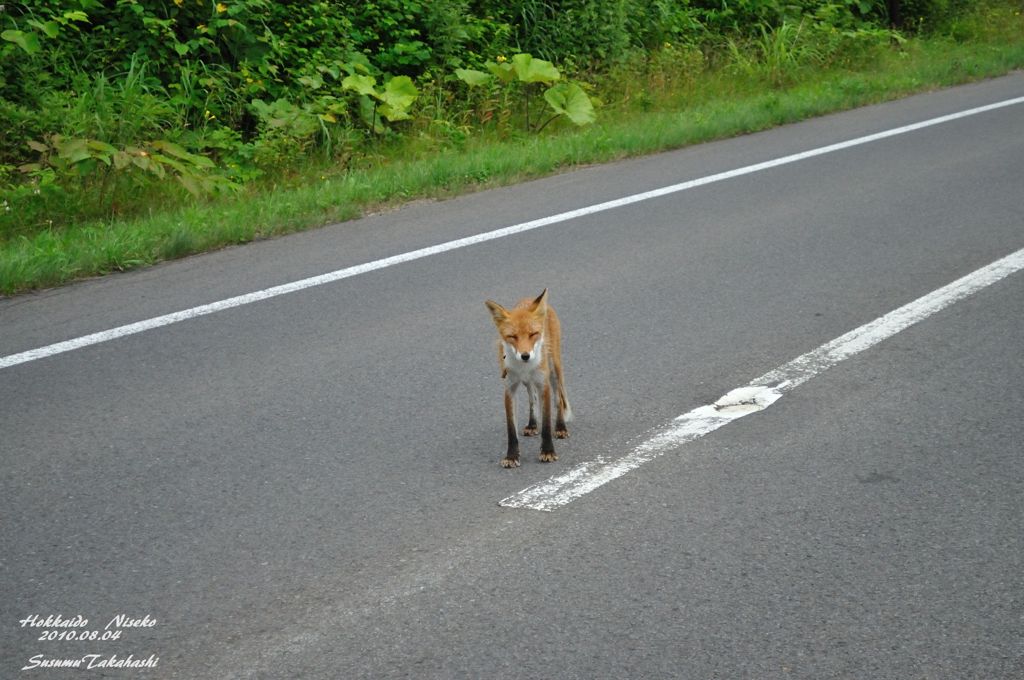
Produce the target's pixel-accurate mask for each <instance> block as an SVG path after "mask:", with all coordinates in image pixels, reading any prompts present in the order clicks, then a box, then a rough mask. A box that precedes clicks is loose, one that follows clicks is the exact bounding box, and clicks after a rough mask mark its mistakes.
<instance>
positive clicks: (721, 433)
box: [0, 74, 1024, 680]
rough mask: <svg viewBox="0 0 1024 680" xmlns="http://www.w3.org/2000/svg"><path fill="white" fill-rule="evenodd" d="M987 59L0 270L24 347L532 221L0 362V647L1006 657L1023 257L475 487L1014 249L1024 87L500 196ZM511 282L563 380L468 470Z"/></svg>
mask: <svg viewBox="0 0 1024 680" xmlns="http://www.w3.org/2000/svg"><path fill="white" fill-rule="evenodd" d="M1021 95H1024V75H1022V74H1015V75H1011V76H1009V77H1006V78H1001V79H997V80H992V81H987V82H983V83H979V84H975V85H970V86H966V87H959V88H955V89H950V90H945V91H940V92H934V93H929V94H925V95H921V96H915V97H912V98H908V99H905V100H902V101H898V102H893V103H888V104H884V105H880V106H874V107H868V108H863V109H859V110H855V111H851V112H847V113H842V114H838V115H833V116H828V117H824V118H820V119H816V120H811V121H807V122H804V123H800V124H797V125H791V126H786V127H783V128H779V129H776V130H772V131H769V132H764V133H760V134H755V135H749V136H744V137H738V138H735V139H731V140H726V141H722V142H717V143H713V144H706V145H702V146H699V147H694V148H690V149H685V150H682V151H678V152H673V153H666V154H660V155H656V156H652V157H648V158H642V159H636V160H630V161H626V162H621V163H615V164H611V165H607V166H600V167H590V168H585V169H581V170H578V171H574V172H570V173H565V174H561V175H558V176H554V177H551V178H547V179H543V180H540V181H535V182H529V183H525V184H522V185H519V186H514V187H509V188H505V189H498V190H493V191H486V192H480V193H477V194H474V195H470V196H466V197H463V198H458V199H454V200H450V201H445V202H420V203H416V204H413V205H409V206H407V207H405V208H403V209H401V210H397V211H392V212H388V213H385V214H380V215H376V216H373V217H369V218H366V219H362V220H359V221H356V222H350V223H346V224H341V225H336V226H332V227H328V228H325V229H322V230H318V231H316V232H310V233H304V234H299V235H295V236H290V237H287V238H281V239H277V240H274V241H268V242H262V243H258V244H254V245H250V246H247V247H243V248H232V249H227V250H224V251H220V252H217V253H213V254H210V255H205V256H201V257H194V258H190V259H187V260H184V261H180V262H174V263H170V264H166V265H162V266H158V267H154V268H152V269H148V270H146V271H142V272H137V273H131V274H126V275H118V276H111V277H108V278H104V279H101V280H95V281H88V282H84V283H80V284H76V285H73V286H69V287H66V288H62V289H59V290H54V291H49V292H44V293H39V294H32V295H25V296H20V297H16V298H13V299H8V300H2V301H0V357H13V356H22V357H26V356H27V355H24V354H23V353H25V352H28V351H31V350H36V349H40V348H47V347H52V346H53V345H54V343H59V342H63V341H67V340H73V339H75V338H82V337H85V336H89V335H90V334H95V333H100V334H102V333H104V332H105V331H109V330H110V329H115V328H119V327H122V326H125V325H126V324H132V323H136V322H140V321H145V320H148V319H155V318H158V317H162V316H163V315H167V314H171V313H174V312H178V311H181V310H195V309H197V308H201V306H203V305H208V304H210V303H216V302H217V301H220V300H225V299H230V298H234V297H236V296H241V295H245V294H248V293H252V292H255V291H265V290H268V289H272V288H273V287H275V286H279V285H281V284H285V283H288V282H291V281H298V280H304V279H307V278H308V277H315V276H318V275H321V274H324V273H327V272H336V271H339V270H342V271H345V270H346V268H350V267H356V266H358V265H361V264H364V263H375V262H380V261H381V260H382V259H383V258H389V257H393V256H396V255H401V254H404V253H413V252H417V251H418V250H419V249H422V248H427V247H430V246H434V245H437V244H446V243H451V242H453V241H456V240H458V239H465V238H467V237H473V236H475V235H486V234H490V233H491V232H493V231H494V230H496V229H501V228H504V227H508V226H512V225H529V224H533V225H535V228H531V229H529V230H519V231H518V233H511V234H508V235H504V236H502V237H500V238H492V237H490V236H488V237H486V238H481V239H480V240H479V242H474V243H466V242H462V241H457V243H459V244H461V245H460V246H459V247H451V248H446V249H442V251H441V252H436V253H434V254H424V253H420V255H422V256H419V255H418V256H417V257H416V259H408V258H407V259H408V261H405V260H403V259H401V258H400V260H398V261H389V262H391V264H390V265H388V266H384V265H381V266H380V267H379V268H372V269H371V270H368V271H361V270H358V271H356V270H353V271H352V272H350V275H346V276H345V277H344V278H338V280H334V281H330V282H326V283H321V284H320V285H309V286H305V287H303V288H302V289H301V290H297V291H296V292H291V293H288V294H281V295H276V296H272V297H268V298H267V299H263V300H258V301H252V302H249V303H248V304H241V305H238V306H233V307H230V308H226V309H223V310H221V311H214V312H212V313H208V314H203V315H198V314H191V315H185V317H187V318H182V319H181V320H178V321H175V322H173V323H168V324H167V325H161V326H159V327H154V328H150V329H147V330H143V331H141V332H137V333H134V334H130V335H125V336H124V337H117V338H114V337H108V336H104V335H101V336H95V337H97V338H98V339H99V340H102V341H97V342H93V343H92V344H88V345H86V346H82V347H80V348H77V349H71V350H70V351H63V352H57V351H56V350H54V351H49V350H47V351H42V352H40V353H37V354H36V355H33V356H32V357H29V358H28V359H27V360H20V361H19V362H18V363H11V364H10V365H7V366H5V367H3V368H0V402H2V409H0V631H2V633H0V677H3V678H17V679H20V678H26V679H27V678H47V679H49V678H58V679H59V678H69V677H75V678H77V677H95V678H161V679H163V678H173V679H176V680H177V679H181V680H191V679H195V678H211V679H216V680H219V679H221V678H224V679H228V678H268V679H270V678H273V679H278V678H280V679H292V678H312V679H335V678H341V679H350V678H373V679H376V678H496V679H503V678H517V679H518V678H525V679H534V678H537V679H540V678H554V679H562V678H581V679H594V678H615V679H619V678H637V679H647V678H687V679H688V678H694V679H708V678H723V679H731V678H758V679H760V678H808V679H818V678H855V679H859V678H871V679H874V678H892V679H896V680H916V679H927V680H931V679H945V678H949V679H956V680H960V679H963V678H979V679H986V680H991V679H996V680H999V679H1007V680H1009V679H1014V678H1022V677H1024V528H1022V527H1024V456H1022V453H1024V417H1022V415H1021V414H1022V413H1024V389H1022V388H1021V385H1022V384H1024V359H1022V348H1024V340H1022V338H1024V272H1016V273H1009V274H1008V275H1006V276H1005V277H1002V278H1000V279H999V280H997V281H993V282H991V284H990V285H986V286H984V287H983V288H981V289H980V290H978V291H976V292H974V293H973V294H972V295H970V296H968V297H966V298H965V299H962V300H958V301H956V302H955V303H954V304H951V305H949V306H948V307H946V308H944V309H942V310H941V311H937V312H936V313H934V314H931V315H929V316H927V318H923V319H922V320H920V321H919V322H918V323H915V324H914V325H912V326H910V327H909V328H906V329H903V330H900V331H899V332H898V333H895V334H894V335H892V337H889V338H887V339H885V340H883V341H881V342H879V343H877V344H876V345H874V346H871V347H869V348H867V349H865V350H864V351H861V352H860V353H858V354H856V355H855V356H851V357H849V358H847V359H845V360H843V361H841V362H839V363H837V364H836V365H834V366H832V367H831V368H829V369H828V370H826V371H822V372H821V373H820V374H818V375H815V376H814V377H813V378H811V379H810V380H807V381H806V382H805V383H803V384H801V385H800V386H799V387H796V388H794V389H793V390H792V391H790V392H788V393H786V394H785V395H784V396H783V397H782V398H780V399H779V400H778V401H777V402H775V403H774V404H772V405H771V406H770V407H769V408H766V409H764V410H763V411H759V412H756V413H753V414H751V415H749V416H747V417H743V418H741V419H739V420H736V421H735V422H731V423H729V424H728V425H725V426H723V427H721V428H720V429H717V430H715V431H713V432H709V433H708V434H706V435H705V436H703V437H700V438H698V439H695V440H693V441H688V442H685V443H680V444H679V445H678V446H674V447H670V448H671V450H667V451H665V452H663V454H662V455H660V456H658V457H656V458H653V459H651V460H649V461H648V462H646V463H645V464H643V465H641V466H639V467H636V469H632V470H630V471H629V472H628V473H626V474H623V475H622V476H620V477H618V478H616V479H613V480H611V481H609V482H608V483H606V484H604V485H601V486H599V487H597V488H594V489H593V490H592V491H591V492H589V493H586V494H584V495H581V496H580V497H579V498H576V499H575V500H573V501H572V502H571V503H568V504H565V505H563V506H560V507H558V508H556V509H554V510H552V511H550V512H545V511H538V510H533V509H529V508H508V507H502V506H499V505H498V503H499V501H501V500H502V499H504V498H507V497H509V496H511V495H514V494H516V493H518V492H520V491H521V490H523V489H525V488H527V487H530V486H531V485H534V484H537V483H540V482H543V481H544V480H546V479H548V478H549V477H551V476H553V475H558V474H562V473H566V472H567V471H570V470H574V469H577V467H578V466H581V465H582V466H584V468H585V466H586V465H587V464H589V462H593V461H609V460H616V459H617V458H619V457H621V456H624V455H626V454H628V453H629V452H630V451H631V450H634V449H635V448H636V447H637V446H639V445H642V444H643V442H645V441H647V440H649V439H650V437H652V435H654V434H656V433H658V432H659V431H662V430H663V429H664V428H665V427H666V426H668V425H670V424H671V423H672V422H674V421H673V419H675V418H676V417H677V416H679V415H680V414H684V413H688V412H690V411H692V410H694V409H697V408H699V407H702V406H704V405H708V404H712V403H713V402H715V400H716V399H718V398H719V397H721V396H722V395H724V394H726V393H728V392H730V390H733V389H734V388H737V387H740V386H743V385H746V384H747V383H749V382H750V381H751V380H753V379H755V378H756V377H757V376H761V375H763V374H765V373H767V372H769V371H772V370H773V369H775V368H777V367H779V366H781V365H784V364H786V362H788V361H790V360H792V359H794V358H795V357H798V356H801V355H803V354H805V353H807V352H809V351H812V350H814V349H815V348H816V347H820V346H822V345H823V344H825V343H828V342H829V341H831V340H833V339H834V338H837V337H839V336H842V335H843V334H844V333H846V332H848V331H850V330H851V329H855V328H858V327H861V326H863V325H864V324H868V323H870V322H872V321H873V320H875V319H878V318H880V317H882V316H883V315H885V314H887V313H889V312H890V311H892V310H894V309H897V308H899V307H901V306H902V305H905V304H907V303H910V302H911V301H914V300H917V299H919V298H921V296H924V295H927V294H929V293H930V292H932V291H935V290H937V289H940V288H942V287H943V286H946V285H947V284H949V283H950V282H952V281H954V280H956V279H958V278H959V277H962V276H965V275H969V274H971V272H974V271H976V270H978V269H979V268H982V267H985V266H986V265H988V264H990V263H992V262H994V261H997V260H999V259H1000V258H1004V257H1006V256H1008V255H1011V254H1013V253H1016V252H1017V251H1019V250H1021V249H1022V248H1024V179H1022V178H1024V104H1020V103H1018V104H1012V105H1007V106H1004V107H1001V108H997V109H993V110H988V111H983V112H977V113H974V114H972V115H968V116H964V117H960V118H955V119H950V120H945V121H944V122H941V123H938V124H934V125H929V126H926V127H922V128H920V129H909V130H906V131H904V132H901V133H900V134H895V135H892V136H889V137H885V138H880V139H875V140H874V141H865V142H864V143H859V144H857V145H853V146H850V147H848V148H841V149H836V150H833V151H831V152H828V153H821V154H818V155H812V156H809V157H806V158H802V159H793V160H791V162H786V163H780V164H772V163H768V165H767V166H764V167H763V168H762V169H759V170H757V171H750V172H743V173H736V174H735V175H728V176H724V177H721V178H719V180H718V181H715V182H712V183H707V184H699V185H696V186H692V187H691V188H686V189H685V190H680V191H676V192H674V193H669V194H667V195H664V196H660V197H650V198H647V199H646V200H642V201H637V202H633V203H628V204H623V205H618V206H608V207H606V208H602V209H600V210H594V211H591V212H590V213H589V214H585V215H580V216H577V217H575V218H571V219H568V218H565V219H559V220H556V221H553V222H551V223H550V224H547V223H544V224H543V226H536V223H534V222H533V221H534V220H539V219H542V218H546V217H549V216H553V215H562V214H563V213H565V212H566V211H571V210H575V209H578V208H583V207H586V206H594V205H600V204H603V203H606V202H608V201H614V200H615V199H620V198H623V197H628V196H635V195H637V194H640V193H642V192H647V191H651V190H653V189H657V188H659V187H665V186H671V185H677V184H680V183H685V182H689V181H691V180H696V179H700V178H706V177H712V176H715V175H717V174H718V173H725V172H728V171H732V170H736V169H741V168H751V167H752V166H755V164H761V163H767V162H769V161H773V160H777V159H784V158H789V157H791V156H792V155H793V154H797V153H800V152H803V151H808V150H814V149H822V148H824V147H828V146H829V145H832V144H836V143H839V142H844V141H847V140H852V139H860V138H863V137H865V136H866V135H872V134H874V133H878V132H883V131H887V130H895V129H899V128H903V127H904V126H908V125H912V124H914V123H918V122H920V121H926V120H933V119H935V118H936V117H940V116H946V115H948V114H955V113H958V112H962V111H968V110H972V109H975V108H977V107H980V106H985V105H988V104H992V103H996V102H1005V101H1007V100H1010V99H1013V98H1017V97H1020V96H1021ZM545 287H547V288H549V289H550V295H551V303H552V305H553V306H554V307H555V308H556V309H557V310H558V313H559V316H560V317H561V319H562V324H563V329H564V341H563V354H564V360H565V367H566V383H567V387H568V390H569V395H570V398H571V400H572V403H573V408H574V410H575V414H576V420H575V421H574V422H573V423H571V424H570V430H571V433H572V436H571V438H570V439H568V440H565V441H562V440H556V448H557V450H558V452H559V455H560V459H559V460H558V461H557V462H555V463H548V464H542V463H540V462H538V461H537V459H536V454H537V451H538V450H539V441H538V440H536V439H526V440H524V441H523V466H522V467H520V468H518V469H515V470H505V469H502V468H501V467H500V466H499V465H498V461H499V460H500V458H501V456H502V455H503V453H504V448H505V442H504V422H503V414H502V403H501V386H500V383H499V378H498V375H497V361H496V357H495V352H494V330H493V326H492V323H491V320H490V318H489V315H488V312H487V310H486V308H485V307H484V305H483V301H484V300H485V299H487V298H493V299H495V300H498V301H499V302H502V303H511V302H514V301H515V300H516V299H518V298H520V297H525V296H528V295H536V294H538V293H539V292H540V291H541V290H542V289H543V288H545ZM58 617H59V618H58ZM47 619H49V620H47ZM61 624H66V625H61ZM76 624H80V625H76ZM79 637H84V638H86V639H84V640H81V639H78V638H79ZM114 638H116V639H114ZM76 662H77V663H78V664H79V665H80V666H81V667H80V668H79V669H78V670H77V671H76V670H73V669H69V668H52V667H50V665H51V664H56V663H76ZM87 666H92V668H87Z"/></svg>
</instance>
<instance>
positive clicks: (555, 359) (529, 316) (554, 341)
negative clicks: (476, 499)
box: [484, 288, 572, 468]
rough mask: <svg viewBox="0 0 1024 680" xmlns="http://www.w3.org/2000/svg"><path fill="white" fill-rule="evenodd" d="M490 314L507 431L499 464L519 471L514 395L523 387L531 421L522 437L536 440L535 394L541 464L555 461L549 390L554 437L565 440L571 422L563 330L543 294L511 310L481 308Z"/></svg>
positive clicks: (495, 306)
mask: <svg viewBox="0 0 1024 680" xmlns="http://www.w3.org/2000/svg"><path fill="white" fill-rule="evenodd" d="M484 304H485V305H487V308H488V309H489V310H491V316H492V317H494V325H495V326H497V327H498V363H499V365H500V366H501V378H502V380H503V381H504V382H505V425H506V428H507V430H508V451H507V452H506V453H505V457H504V458H502V459H501V466H502V467H505V468H513V467H519V438H518V436H517V435H516V408H515V395H516V390H517V389H518V388H519V386H520V385H525V386H526V392H527V394H528V395H529V398H530V420H529V422H527V424H526V428H525V429H524V430H523V434H524V435H525V436H527V437H530V436H533V435H536V434H537V395H538V392H539V393H540V399H541V401H540V407H541V426H540V460H541V462H544V463H549V462H552V461H555V460H558V455H557V454H556V453H555V444H554V441H553V440H552V439H551V389H552V388H554V389H555V394H556V397H557V399H556V402H555V403H556V408H557V412H556V417H555V430H554V435H555V437H557V438H559V439H565V438H567V437H568V436H569V430H568V429H567V428H566V426H565V424H566V423H567V422H568V421H570V420H572V407H571V406H569V399H568V398H567V397H566V395H565V381H564V380H563V378H562V328H561V324H559V322H558V315H557V314H555V310H554V309H552V308H551V306H550V305H549V304H548V289H547V288H545V289H544V292H543V293H541V294H540V295H539V296H538V297H537V298H536V299H533V300H531V299H529V298H526V299H524V300H520V302H519V304H517V305H516V306H515V307H513V308H512V309H511V310H508V309H505V308H504V307H502V306H501V305H499V304H498V303H497V302H494V301H493V300H488V301H487V302H485V303H484Z"/></svg>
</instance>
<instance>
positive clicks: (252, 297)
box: [0, 97, 1024, 369]
mask: <svg viewBox="0 0 1024 680" xmlns="http://www.w3.org/2000/svg"><path fill="white" fill-rule="evenodd" d="M1021 103H1024V97H1015V98H1013V99H1006V100H1003V101H1000V102H995V103H992V104H986V105H984V106H978V107H975V108H972V109H966V110H964V111H958V112H956V113H951V114H948V115H945V116H939V117H937V118H930V119H928V120H924V121H920V122H917V123H911V124H909V125H903V126H901V127H897V128H892V129H890V130H885V131H882V132H878V133H875V134H871V135H865V136H863V137H857V138H855V139H850V140H847V141H845V142H839V143H836V144H829V145H827V146H822V147H819V148H817V149H811V150H808V151H802V152H800V153H795V154H790V155H788V156H782V157H781V158H776V159H773V160H770V161H765V162H762V163H755V164H753V165H747V166H744V167H742V168H737V169H735V170H728V171H725V172H720V173H717V174H714V175H708V176H707V177H702V178H699V179H695V180H690V181H688V182H681V183H679V184H673V185H671V186H667V187H662V188H660V189H654V190H652V191H645V192H643V193H639V194H633V195H631V196H625V197H623V198H617V199H615V200H611V201H605V202H603V203H596V204H594V205H590V206H587V207H584V208H579V209H577V210H570V211H568V212H563V213H559V214H557V215H552V216H549V217H543V218H541V219H537V220H532V221H530V222H523V223H521V224H516V225H513V226H510V227H505V228H503V229H495V230H494V231H489V232H486V233H483V234H477V235H475V236H468V237H466V238H460V239H456V240H454V241H447V242H445V243H441V244H438V245H435V246H430V247H427V248H420V249H419V250H413V251H409V252H407V253H402V254H399V255H393V256H391V257H386V258H383V259H380V260H374V261H372V262H367V263H365V264H360V265H355V266H353V267H346V268H344V269H338V270H336V271H333V272H328V273H326V274H321V275H319V276H313V277H310V278H306V279H301V280H299V281H293V282H292V283H286V284H283V285H280V286H274V287H272V288H266V289H264V290H259V291H255V292H253V293H248V294H246V295H239V296H237V297H232V298H227V299H225V300H220V301H218V302H212V303H210V304H206V305H200V306H198V307H192V308H190V309H184V310H182V311H179V312H174V313H171V314H165V315H163V316H157V317H153V318H151V319H146V320H144V321H138V322H136V323H131V324H127V325H124V326H118V327H117V328H112V329H109V330H105V331H100V332H98V333H91V334H89V335H83V336H81V337H78V338H74V339H72V340H66V341H64V342H57V343H54V344H52V345H46V346H44V347H38V348H36V349H31V350H28V351H25V352H19V353H16V354H10V355H7V356H4V357H0V369H3V368H8V367H10V366H16V365H18V364H23V363H26V362H29V361H36V360H38V359H45V358H47V357H51V356H54V355H57V354H62V353H64V352H70V351H71V350H75V349H80V348H82V347H88V346H90V345H96V344H99V343H102V342H108V341H110V340H114V339H117V338H122V337H125V336H127V335H134V334H135V333H142V332H143V331H148V330H152V329H154V328H160V327H161V326H167V325H169V324H173V323H178V322H180V321H186V320H188V319H194V318H196V317H200V316H205V315H207V314H213V313H214V312H220V311H223V310H226V309H231V308H233V307H240V306H242V305H247V304H251V303H253V302H258V301H260V300H266V299H268V298H273V297H278V296H280V295H287V294H288V293H294V292H297V291H300V290H305V289H307V288H313V287H315V286H322V285H324V284H327V283H333V282H335V281H340V280H342V279H346V278H349V277H351V276H357V275H359V274H366V273H368V272H372V271H376V270H378V269H384V268H386V267H392V266H395V265H398V264H403V263H405V262H412V261H413V260H419V259H421V258H424V257H429V256H431V255H439V254H441V253H446V252H448V251H451V250H457V249H460V248H465V247H467V246H471V245H475V244H477V243H485V242H487V241H493V240H495V239H499V238H504V237H506V236H512V235H514V234H520V233H523V232H526V231H530V230H533V229H539V228H540V227H546V226H549V225H552V224H557V223H560V222H567V221H569V220H573V219H576V218H578V217H583V216H585V215H592V214H594V213H599V212H604V211H606V210H613V209H615V208H621V207H623V206H627V205H631V204H633V203H639V202H641V201H647V200H650V199H652V198H659V197H661V196H667V195H669V194H674V193H678V192H681V191H686V190H688V189H693V188H695V187H699V186H704V185H706V184H712V183H714V182H721V181H723V180H727V179H733V178H736V177H741V176H743V175H749V174H751V173H754V172H760V171H762V170H768V169H771V168H777V167H779V166H781V165H787V164H789V163H795V162H797V161H802V160H806V159H808V158H814V157H816V156H821V155H824V154H828V153H833V152H835V151H841V150H843V149H849V148H851V147H855V146H860V145H862V144H869V143H871V142H875V141H878V140H880V139H886V138H888V137H894V136H896V135H902V134H906V133H908V132H913V131H914V130H920V129H922V128H927V127H931V126H933V125H940V124H942V123H948V122H950V121H953V120H958V119H960V118H966V117H968V116H975V115H978V114H980V113H985V112H988V111H993V110H996V109H1001V108H1004V107H1007V106H1013V105H1016V104H1021Z"/></svg>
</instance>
